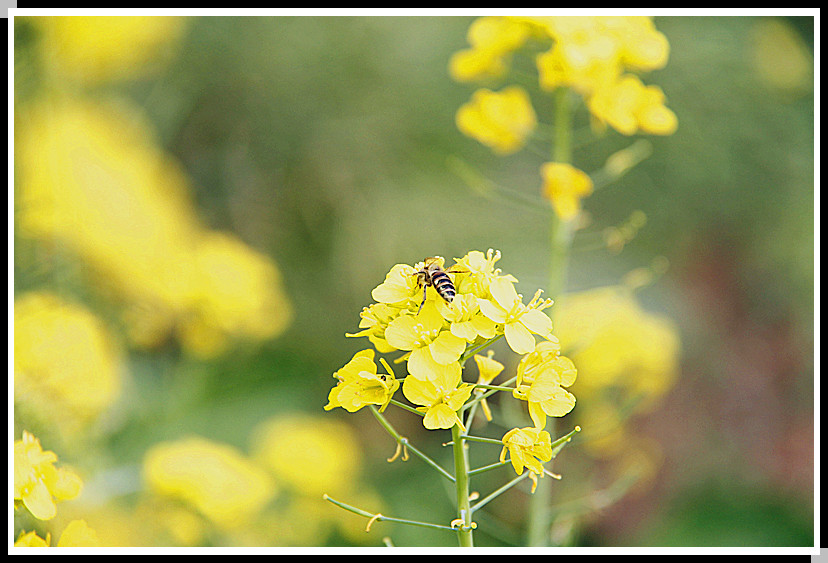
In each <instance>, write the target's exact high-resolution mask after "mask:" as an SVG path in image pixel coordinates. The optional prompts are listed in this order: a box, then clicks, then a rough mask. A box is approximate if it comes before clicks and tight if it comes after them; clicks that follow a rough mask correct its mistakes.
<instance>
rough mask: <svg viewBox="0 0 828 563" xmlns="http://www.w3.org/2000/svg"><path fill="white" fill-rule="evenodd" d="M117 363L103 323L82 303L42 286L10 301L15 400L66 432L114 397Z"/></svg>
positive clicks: (89, 420)
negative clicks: (11, 302)
mask: <svg viewBox="0 0 828 563" xmlns="http://www.w3.org/2000/svg"><path fill="white" fill-rule="evenodd" d="M122 364H123V360H122V354H121V351H120V350H119V347H118V345H117V343H116V342H115V340H114V338H113V337H112V335H111V334H110V333H109V331H108V329H107V327H106V326H104V324H103V322H102V321H101V320H100V319H99V318H97V317H96V316H95V315H94V314H92V313H91V312H90V311H88V310H87V309H86V308H85V307H83V306H81V305H78V304H75V303H71V302H68V301H65V300H63V299H61V298H59V297H58V296H56V295H53V294H51V293H48V292H41V291H38V292H30V293H26V294H23V295H21V296H20V297H18V298H17V300H16V301H15V304H14V395H15V401H16V402H17V403H18V405H21V406H22V407H24V408H26V409H29V408H30V409H31V410H32V411H33V412H34V413H35V414H36V415H37V416H39V417H43V418H45V419H47V420H48V421H49V422H50V423H53V424H55V425H56V426H58V427H60V428H61V430H62V431H64V432H65V433H67V434H71V433H72V432H74V431H76V430H79V429H82V428H84V427H86V426H87V425H89V424H90V423H92V422H93V421H94V420H95V419H96V417H98V416H99V415H101V414H102V413H103V412H105V410H106V409H107V408H108V407H110V406H111V405H112V404H113V403H114V402H115V400H116V399H117V398H118V396H119V395H120V392H121V387H122V377H123V374H122V373H121V372H122Z"/></svg>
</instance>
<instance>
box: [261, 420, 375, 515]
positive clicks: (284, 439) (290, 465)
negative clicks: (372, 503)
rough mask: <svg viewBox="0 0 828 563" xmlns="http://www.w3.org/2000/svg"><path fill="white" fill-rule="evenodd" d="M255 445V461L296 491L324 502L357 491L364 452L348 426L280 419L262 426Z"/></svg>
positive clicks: (336, 423)
mask: <svg viewBox="0 0 828 563" xmlns="http://www.w3.org/2000/svg"><path fill="white" fill-rule="evenodd" d="M250 441H251V452H252V456H253V458H254V459H255V460H257V461H258V462H259V463H260V464H261V465H262V466H263V467H266V468H267V469H268V470H269V471H270V472H271V474H272V475H273V476H274V477H275V478H276V481H277V482H278V483H279V484H281V485H284V486H286V487H288V488H290V490H292V491H295V492H298V493H301V494H303V495H307V496H310V497H313V498H315V499H318V498H319V497H320V496H321V495H322V494H323V493H329V494H332V495H333V494H340V493H345V492H349V491H351V490H353V489H354V488H356V487H355V484H356V483H357V482H358V477H359V473H360V468H361V465H362V454H361V452H362V448H361V446H360V443H359V439H358V438H357V436H356V435H355V433H354V430H353V429H352V427H351V426H349V425H348V424H345V423H343V422H340V421H338V420H328V419H322V418H319V417H315V416H309V415H299V414H290V415H280V416H276V417H273V418H270V419H268V420H266V421H264V422H262V423H261V424H260V425H258V426H257V427H256V429H255V430H254V431H253V432H252V433H251V438H250Z"/></svg>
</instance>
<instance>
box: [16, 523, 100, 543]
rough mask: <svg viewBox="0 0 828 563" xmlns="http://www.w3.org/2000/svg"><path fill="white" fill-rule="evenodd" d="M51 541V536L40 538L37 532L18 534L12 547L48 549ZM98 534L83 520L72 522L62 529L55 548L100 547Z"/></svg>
mask: <svg viewBox="0 0 828 563" xmlns="http://www.w3.org/2000/svg"><path fill="white" fill-rule="evenodd" d="M51 541H52V536H51V534H49V533H47V534H46V538H45V539H44V538H41V537H40V536H38V535H37V532H34V531H31V532H20V535H19V536H18V537H17V540H16V541H15V542H14V547H49V546H50V544H51ZM100 546H101V541H100V540H99V539H98V534H97V533H96V532H95V530H93V529H92V528H90V527H89V525H88V524H87V523H86V521H85V520H72V521H71V522H69V524H67V525H66V528H64V529H63V532H62V533H61V534H60V538H59V539H58V543H57V547H100Z"/></svg>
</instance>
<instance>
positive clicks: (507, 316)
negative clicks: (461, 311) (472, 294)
mask: <svg viewBox="0 0 828 563" xmlns="http://www.w3.org/2000/svg"><path fill="white" fill-rule="evenodd" d="M489 291H490V292H491V294H492V299H491V300H489V299H478V304H479V306H480V310H481V311H482V312H483V314H484V315H485V316H486V317H488V318H489V319H491V320H492V321H494V322H496V323H497V324H499V325H503V332H504V334H505V335H506V342H508V343H509V347H510V348H511V349H512V350H514V351H515V353H517V354H528V353H529V352H532V351H533V350H534V349H535V339H534V337H533V336H532V333H535V334H539V335H541V336H543V337H544V338H548V337H549V336H551V331H552V320H551V319H550V318H549V317H548V316H547V315H546V314H545V313H544V312H543V309H545V308H547V307H550V306H551V305H552V301H551V300H548V299H547V300H545V301H541V300H540V291H538V292H537V293H535V296H534V297H533V298H532V300H531V301H530V302H529V303H528V304H525V305H524V304H523V302H522V300H521V296H520V295H518V293H517V291H515V286H514V285H513V284H512V282H511V281H510V280H508V279H505V278H498V279H495V280H493V281H492V283H491V284H490V285H489Z"/></svg>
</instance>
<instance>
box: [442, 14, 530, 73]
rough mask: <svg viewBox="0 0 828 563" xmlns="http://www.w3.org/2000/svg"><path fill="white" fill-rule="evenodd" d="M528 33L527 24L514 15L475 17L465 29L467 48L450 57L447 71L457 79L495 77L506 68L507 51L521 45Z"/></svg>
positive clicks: (510, 51)
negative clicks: (466, 29) (468, 46)
mask: <svg viewBox="0 0 828 563" xmlns="http://www.w3.org/2000/svg"><path fill="white" fill-rule="evenodd" d="M530 34H531V28H530V26H528V25H526V24H525V23H524V22H521V21H519V20H517V19H514V18H503V17H491V16H484V17H481V18H477V19H476V20H474V21H473V22H472V23H471V25H470V26H469V30H468V33H467V40H468V43H469V45H470V46H471V48H469V49H464V50H462V51H458V52H457V53H455V54H454V55H453V56H452V57H451V60H450V61H449V73H450V74H451V76H452V78H454V79H455V80H456V81H458V82H480V81H485V80H488V79H492V78H499V77H501V76H503V75H504V74H505V73H506V71H507V70H508V62H509V61H508V59H509V55H510V54H511V53H512V52H513V51H515V50H517V49H519V48H520V47H522V46H523V44H524V42H525V41H526V40H527V39H528V38H529V37H530Z"/></svg>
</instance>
